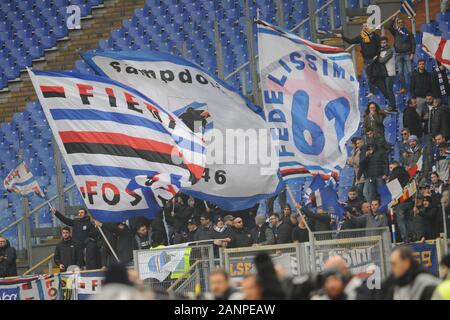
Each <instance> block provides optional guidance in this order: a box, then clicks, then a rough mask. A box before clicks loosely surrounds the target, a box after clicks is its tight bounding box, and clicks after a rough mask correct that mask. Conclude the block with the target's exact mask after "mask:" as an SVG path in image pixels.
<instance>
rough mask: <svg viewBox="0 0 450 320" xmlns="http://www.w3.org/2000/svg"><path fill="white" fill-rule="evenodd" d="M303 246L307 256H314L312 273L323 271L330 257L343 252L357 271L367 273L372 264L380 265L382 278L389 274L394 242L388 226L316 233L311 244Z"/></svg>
mask: <svg viewBox="0 0 450 320" xmlns="http://www.w3.org/2000/svg"><path fill="white" fill-rule="evenodd" d="M302 247H303V248H304V249H303V250H304V251H305V252H304V255H305V256H306V257H310V261H309V265H310V271H312V272H320V271H322V269H323V265H324V263H325V262H326V260H327V259H328V258H329V257H330V256H333V255H340V256H342V257H343V258H344V259H345V260H346V262H347V265H348V266H349V268H350V270H351V271H352V272H353V273H354V274H357V273H361V272H366V271H367V268H368V267H369V266H377V267H378V268H379V270H380V272H381V276H382V277H386V276H387V275H388V273H389V263H388V261H389V256H390V253H391V248H392V243H391V235H390V232H389V228H388V227H384V228H371V229H352V230H340V231H324V232H312V233H311V234H310V241H309V243H303V244H302ZM301 262H304V260H301ZM306 267H307V263H306V264H305V265H304V267H303V268H306Z"/></svg>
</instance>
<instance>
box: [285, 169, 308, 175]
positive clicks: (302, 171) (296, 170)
mask: <svg viewBox="0 0 450 320" xmlns="http://www.w3.org/2000/svg"><path fill="white" fill-rule="evenodd" d="M288 173H309V171H308V170H306V169H305V168H301V169H284V170H281V174H288Z"/></svg>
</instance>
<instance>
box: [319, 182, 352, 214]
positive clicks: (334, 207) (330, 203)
mask: <svg viewBox="0 0 450 320" xmlns="http://www.w3.org/2000/svg"><path fill="white" fill-rule="evenodd" d="M314 195H315V197H316V205H317V207H322V208H323V209H324V210H325V211H326V212H328V213H329V214H330V215H331V216H335V220H336V221H339V220H341V219H342V218H343V217H344V213H345V210H344V208H343V207H342V205H341V204H340V203H339V200H338V195H337V193H336V191H335V190H333V188H332V187H331V186H326V187H324V188H320V189H318V190H316V191H315V192H314Z"/></svg>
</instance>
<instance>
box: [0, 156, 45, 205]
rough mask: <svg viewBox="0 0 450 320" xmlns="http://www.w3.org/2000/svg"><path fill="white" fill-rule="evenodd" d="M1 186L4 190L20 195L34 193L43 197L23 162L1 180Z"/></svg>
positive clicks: (37, 184)
mask: <svg viewBox="0 0 450 320" xmlns="http://www.w3.org/2000/svg"><path fill="white" fill-rule="evenodd" d="M3 186H4V187H5V189H6V190H8V191H10V192H15V193H18V194H20V195H27V194H30V193H35V194H37V195H38V196H40V197H42V198H44V196H45V195H44V193H43V192H42V189H41V187H40V186H39V183H38V182H37V181H36V179H35V178H34V176H33V174H32V173H31V171H30V169H29V168H28V166H27V164H26V163H25V162H22V163H21V164H19V165H18V166H17V167H16V168H15V169H13V170H11V171H10V172H9V173H8V175H7V176H6V178H5V179H4V180H3Z"/></svg>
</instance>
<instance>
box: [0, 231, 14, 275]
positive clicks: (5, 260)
mask: <svg viewBox="0 0 450 320" xmlns="http://www.w3.org/2000/svg"><path fill="white" fill-rule="evenodd" d="M14 276H17V266H16V249H14V248H13V247H12V246H11V244H10V243H9V241H8V240H7V239H6V238H4V237H1V236H0V278H2V277H14Z"/></svg>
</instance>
